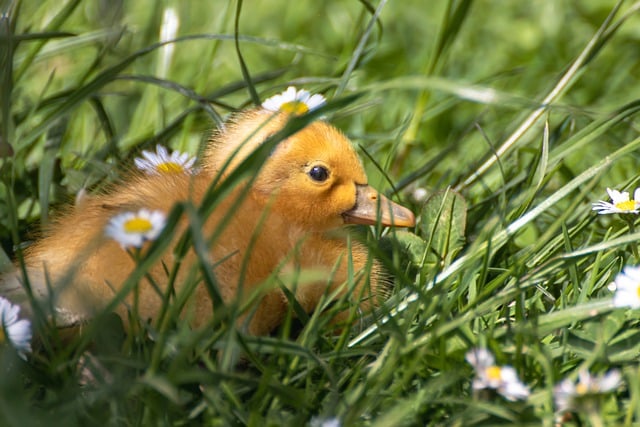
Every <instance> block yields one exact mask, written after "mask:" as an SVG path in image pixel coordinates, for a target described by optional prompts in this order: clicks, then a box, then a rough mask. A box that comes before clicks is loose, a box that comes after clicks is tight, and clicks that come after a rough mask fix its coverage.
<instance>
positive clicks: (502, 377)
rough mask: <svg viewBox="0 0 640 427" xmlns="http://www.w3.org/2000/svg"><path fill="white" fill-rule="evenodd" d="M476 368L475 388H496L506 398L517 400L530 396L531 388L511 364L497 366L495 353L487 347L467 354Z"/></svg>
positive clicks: (467, 357)
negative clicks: (521, 380) (521, 379)
mask: <svg viewBox="0 0 640 427" xmlns="http://www.w3.org/2000/svg"><path fill="white" fill-rule="evenodd" d="M466 359H467V362H469V363H470V364H471V366H473V367H474V368H475V370H476V377H475V378H474V380H473V389H474V390H481V389H487V388H490V389H494V390H496V391H497V392H498V393H500V394H501V395H502V396H504V398H505V399H507V400H511V401H515V400H520V399H526V398H527V397H529V388H528V387H527V386H526V385H524V384H523V383H522V382H520V380H519V379H518V375H517V374H516V370H515V369H513V367H511V366H497V365H496V364H495V359H494V357H493V355H492V354H491V353H490V352H489V351H488V350H487V349H485V348H477V349H473V350H471V351H469V352H468V353H467V355H466Z"/></svg>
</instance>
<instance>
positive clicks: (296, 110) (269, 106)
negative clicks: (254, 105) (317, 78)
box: [262, 86, 326, 115]
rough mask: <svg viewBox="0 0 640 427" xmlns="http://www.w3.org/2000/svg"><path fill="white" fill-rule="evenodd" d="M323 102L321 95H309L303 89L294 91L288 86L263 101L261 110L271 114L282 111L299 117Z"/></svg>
mask: <svg viewBox="0 0 640 427" xmlns="http://www.w3.org/2000/svg"><path fill="white" fill-rule="evenodd" d="M325 102H326V100H325V99H324V96H322V95H318V94H315V95H311V94H310V93H309V92H308V91H306V90H304V89H300V90H296V88H295V87H293V86H289V87H288V88H287V90H286V91H284V92H282V93H281V94H278V95H274V96H272V97H271V98H269V99H267V100H266V101H264V102H263V103H262V108H264V109H265V110H269V111H273V112H278V111H282V112H285V113H291V114H295V115H300V114H304V113H307V112H309V111H312V110H315V109H316V108H318V107H320V106H321V105H322V104H324V103H325Z"/></svg>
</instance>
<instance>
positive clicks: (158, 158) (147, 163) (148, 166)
mask: <svg viewBox="0 0 640 427" xmlns="http://www.w3.org/2000/svg"><path fill="white" fill-rule="evenodd" d="M142 156H143V157H144V158H141V157H136V159H135V160H134V162H135V164H136V166H137V167H138V169H141V170H143V171H145V172H146V173H147V174H149V175H163V174H173V173H186V174H189V173H192V172H193V164H194V163H195V162H196V159H195V157H191V156H189V154H187V153H181V152H179V151H174V152H173V153H171V154H169V152H168V151H167V149H166V148H164V147H163V146H162V145H158V146H156V152H155V153H154V152H151V151H146V150H145V151H143V152H142Z"/></svg>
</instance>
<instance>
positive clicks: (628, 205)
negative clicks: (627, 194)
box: [614, 200, 636, 211]
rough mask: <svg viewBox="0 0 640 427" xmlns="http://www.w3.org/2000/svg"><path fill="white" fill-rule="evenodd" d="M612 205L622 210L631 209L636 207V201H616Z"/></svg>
mask: <svg viewBox="0 0 640 427" xmlns="http://www.w3.org/2000/svg"><path fill="white" fill-rule="evenodd" d="M614 206H615V207H616V208H618V209H620V210H622V211H632V210H635V208H636V201H635V200H627V201H626V202H618V203H616V204H615V205H614Z"/></svg>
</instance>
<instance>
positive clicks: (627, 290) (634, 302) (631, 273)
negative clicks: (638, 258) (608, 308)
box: [611, 266, 640, 308]
mask: <svg viewBox="0 0 640 427" xmlns="http://www.w3.org/2000/svg"><path fill="white" fill-rule="evenodd" d="M611 288H613V289H614V290H615V293H614V294H613V305H614V306H615V307H630V308H640V266H639V267H629V266H627V267H625V268H623V269H622V272H621V273H620V274H618V275H617V276H616V278H615V279H614V281H613V283H612V284H611Z"/></svg>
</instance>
